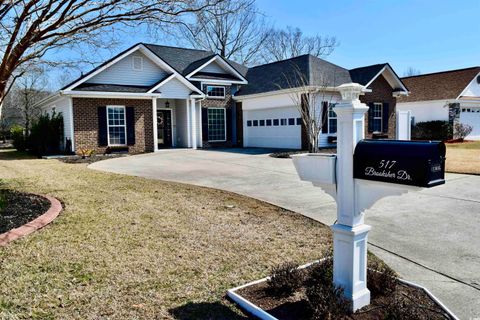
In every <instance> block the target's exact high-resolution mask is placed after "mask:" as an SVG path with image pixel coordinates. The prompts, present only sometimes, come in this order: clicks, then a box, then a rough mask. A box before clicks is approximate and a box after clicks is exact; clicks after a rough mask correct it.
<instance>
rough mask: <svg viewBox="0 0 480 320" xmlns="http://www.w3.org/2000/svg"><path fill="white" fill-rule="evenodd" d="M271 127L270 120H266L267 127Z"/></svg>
mask: <svg viewBox="0 0 480 320" xmlns="http://www.w3.org/2000/svg"><path fill="white" fill-rule="evenodd" d="M270 126H272V119H267V127H270Z"/></svg>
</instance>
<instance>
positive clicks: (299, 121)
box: [297, 118, 302, 126]
mask: <svg viewBox="0 0 480 320" xmlns="http://www.w3.org/2000/svg"><path fill="white" fill-rule="evenodd" d="M301 125H302V118H297V126H301Z"/></svg>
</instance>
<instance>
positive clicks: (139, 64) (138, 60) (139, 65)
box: [132, 57, 143, 71]
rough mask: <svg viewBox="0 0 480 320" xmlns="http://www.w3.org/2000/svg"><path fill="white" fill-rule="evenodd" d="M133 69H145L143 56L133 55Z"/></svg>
mask: <svg viewBox="0 0 480 320" xmlns="http://www.w3.org/2000/svg"><path fill="white" fill-rule="evenodd" d="M132 69H133V70H137V71H142V70H143V58H142V57H133V59H132Z"/></svg>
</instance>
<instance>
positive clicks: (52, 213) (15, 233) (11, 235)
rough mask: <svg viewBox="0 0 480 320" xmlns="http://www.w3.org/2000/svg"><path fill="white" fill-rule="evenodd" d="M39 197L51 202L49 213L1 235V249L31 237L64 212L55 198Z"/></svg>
mask: <svg viewBox="0 0 480 320" xmlns="http://www.w3.org/2000/svg"><path fill="white" fill-rule="evenodd" d="M38 196H41V197H44V198H46V199H47V200H49V201H50V208H49V209H48V210H47V212H45V213H44V214H42V215H41V216H39V217H37V218H35V219H34V220H32V221H30V222H28V223H26V224H24V225H23V226H20V227H18V228H15V229H12V230H10V231H7V232H5V233H2V234H0V247H4V246H6V245H7V244H8V243H10V242H12V241H14V240H17V239H19V238H22V237H24V236H26V235H29V234H30V233H33V232H35V231H37V230H39V229H41V228H43V227H45V226H46V225H47V224H49V223H50V222H52V221H53V220H54V219H55V218H56V217H58V215H59V214H60V212H61V211H62V204H61V203H60V201H58V200H57V199H55V198H54V197H51V196H47V195H41V194H38Z"/></svg>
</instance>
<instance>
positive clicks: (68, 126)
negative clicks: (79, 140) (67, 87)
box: [42, 97, 73, 148]
mask: <svg viewBox="0 0 480 320" xmlns="http://www.w3.org/2000/svg"><path fill="white" fill-rule="evenodd" d="M42 110H43V111H44V112H46V113H48V114H50V115H51V114H52V112H53V110H55V112H56V113H61V114H62V116H63V136H64V141H63V143H62V145H61V147H62V148H63V147H64V146H65V141H66V139H67V138H68V139H70V140H71V139H72V125H73V124H72V121H71V120H72V115H71V108H70V98H69V97H61V98H59V99H58V100H55V101H53V102H52V103H49V104H46V105H44V106H42Z"/></svg>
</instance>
